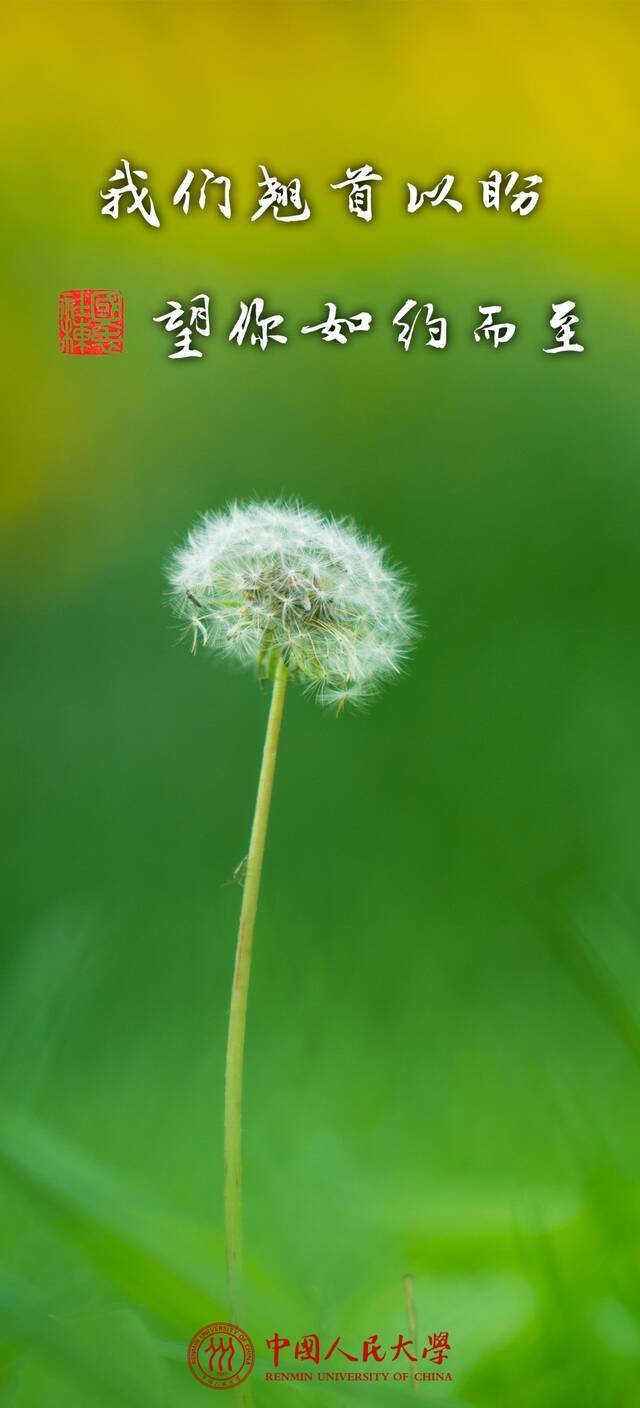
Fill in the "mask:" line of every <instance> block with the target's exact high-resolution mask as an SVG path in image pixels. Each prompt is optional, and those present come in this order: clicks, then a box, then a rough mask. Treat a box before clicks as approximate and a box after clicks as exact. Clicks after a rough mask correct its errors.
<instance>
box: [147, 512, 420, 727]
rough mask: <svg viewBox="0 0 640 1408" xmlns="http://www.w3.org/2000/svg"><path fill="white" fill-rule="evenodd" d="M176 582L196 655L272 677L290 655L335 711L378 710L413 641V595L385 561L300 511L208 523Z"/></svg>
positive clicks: (353, 533) (178, 560) (188, 546)
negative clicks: (217, 655)
mask: <svg viewBox="0 0 640 1408" xmlns="http://www.w3.org/2000/svg"><path fill="white" fill-rule="evenodd" d="M169 581H170V584H171V588H172V595H173V598H174V602H175V606H176V609H177V611H178V614H179V615H180V616H181V617H182V619H183V620H184V621H185V623H186V624H187V625H188V627H189V632H190V635H191V636H192V639H193V642H194V646H195V644H197V643H199V641H202V643H203V644H204V645H206V646H208V647H209V648H210V649H212V650H217V651H220V652H222V653H223V654H226V655H229V656H233V657H235V658H236V659H238V660H240V661H241V662H243V663H244V664H249V665H255V664H256V663H257V664H258V666H260V665H262V667H263V668H265V669H266V670H267V672H268V670H269V669H270V667H271V665H272V662H273V661H274V660H275V659H276V658H277V657H278V656H281V657H282V659H283V660H284V662H285V664H286V665H287V667H288V669H289V671H290V673H291V675H292V676H293V677H295V678H297V679H299V680H300V681H301V683H303V684H304V685H305V686H306V687H307V688H308V689H311V690H313V691H314V692H315V693H316V694H317V695H318V697H319V698H320V700H321V701H322V702H323V703H327V704H330V703H337V704H338V705H339V706H342V705H344V703H346V702H353V703H356V704H362V703H363V702H365V701H366V700H368V699H369V698H370V697H371V695H372V694H374V693H375V691H376V689H377V687H378V686H379V685H380V684H381V683H383V681H384V680H385V679H386V678H389V677H391V676H393V675H394V674H397V673H398V672H399V670H400V669H401V667H402V664H403V662H404V660H405V658H406V656H407V654H408V652H409V651H410V649H411V646H412V644H413V640H414V636H415V628H414V621H413V613H412V611H411V607H410V605H409V600H408V591H407V587H406V584H405V582H404V581H403V579H402V577H401V575H400V574H399V573H398V572H396V571H395V570H393V569H391V568H390V567H389V566H388V565H387V562H386V558H385V553H384V550H383V549H382V548H381V547H379V546H378V544H376V543H374V542H372V541H371V540H370V539H368V538H366V537H365V536H364V535H363V534H361V533H360V532H359V530H358V529H357V528H356V527H355V526H354V525H353V524H352V523H351V522H349V521H340V522H339V521H337V520H336V519H333V518H325V517H322V516H321V515H320V514H319V513H316V512H315V511H314V510H312V509H307V508H304V507H302V506H300V505H297V504H287V503H280V502H277V503H249V504H233V505H232V506H231V507H230V508H229V509H227V510H226V512H224V513H219V514H206V515H205V516H204V518H202V519H201V520H200V522H199V523H198V524H197V525H196V526H195V528H194V529H193V530H192V532H191V533H190V534H189V537H188V538H187V541H186V543H185V545H184V547H182V548H180V549H179V550H178V552H176V554H175V555H174V557H173V560H172V562H171V565H170V569H169Z"/></svg>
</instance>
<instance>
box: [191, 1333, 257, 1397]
mask: <svg viewBox="0 0 640 1408" xmlns="http://www.w3.org/2000/svg"><path fill="white" fill-rule="evenodd" d="M255 1357H256V1356H255V1350H254V1348H253V1345H252V1343H251V1340H250V1339H249V1336H248V1335H246V1334H245V1332H244V1330H241V1329H240V1327H239V1325H227V1324H226V1323H222V1324H218V1325H203V1327H202V1329H201V1330H198V1332H197V1334H195V1335H194V1336H193V1339H192V1340H191V1342H190V1344H189V1349H188V1351H187V1363H188V1365H189V1368H190V1370H191V1373H192V1374H195V1377H196V1379H197V1380H198V1382H199V1383H201V1384H204V1385H205V1387H206V1388H237V1387H238V1384H241V1383H242V1381H243V1379H246V1378H248V1376H249V1374H250V1373H251V1370H252V1369H253V1366H254V1363H255Z"/></svg>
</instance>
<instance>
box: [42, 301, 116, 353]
mask: <svg viewBox="0 0 640 1408" xmlns="http://www.w3.org/2000/svg"><path fill="white" fill-rule="evenodd" d="M58 339H59V342H60V351H61V352H71V353H73V354H74V355H75V356H76V357H91V356H93V357H104V356H106V354H107V353H109V352H122V349H123V347H124V299H123V297H122V294H121V293H120V291H119V290H118V289H113V288H68V289H65V291H64V293H61V294H60V297H59V299H58Z"/></svg>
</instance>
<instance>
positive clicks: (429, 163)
mask: <svg viewBox="0 0 640 1408" xmlns="http://www.w3.org/2000/svg"><path fill="white" fill-rule="evenodd" d="M639 20H640V14H639V10H638V6H637V5H636V4H628V3H600V0H599V2H598V3H588V0H561V2H560V3H555V4H538V3H526V0H525V3H516V0H512V3H509V4H504V3H503V4H495V3H493V0H472V2H471V3H466V2H465V0H461V2H460V3H457V0H439V3H428V2H427V3H423V4H413V3H406V4H405V3H396V2H393V3H392V0H389V2H388V3H383V4H373V3H344V2H343V3H323V0H319V3H313V2H311V3H293V4H291V3H289V4H278V3H274V4H271V3H245V0H236V3H226V4H218V3H208V4H206V3H205V4H189V3H173V2H172V0H167V2H166V3H163V0H159V2H158V3H145V0H140V2H139V0H136V3H120V4H86V3H85V4H83V3H78V4H65V3H63V4H49V5H45V6H42V5H37V4H34V5H31V4H26V5H25V4H17V3H16V4H13V5H9V6H7V7H6V10H5V55H6V61H5V66H4V68H5V84H4V93H3V96H2V98H1V99H0V102H2V103H3V104H5V105H6V122H7V123H8V126H9V128H10V130H11V141H10V143H9V144H8V159H9V167H10V176H11V175H12V176H13V178H15V180H16V182H17V188H18V190H19V191H20V192H21V196H22V199H23V200H25V201H27V202H30V203H32V204H36V203H37V204H38V205H39V206H40V208H41V209H43V210H44V209H45V208H46V211H47V220H48V221H49V222H50V223H51V224H53V225H54V226H55V225H61V226H62V227H63V228H64V226H65V223H66V222H67V221H68V222H69V224H70V225H71V226H73V225H74V224H75V222H76V219H77V213H78V211H81V210H84V209H85V207H86V204H87V199H88V198H89V196H90V197H91V199H92V200H94V199H95V196H96V194H97V190H98V187H99V185H100V183H101V182H104V180H105V179H106V178H107V175H108V172H109V170H111V169H113V166H114V164H115V162H116V160H117V159H118V158H119V157H121V156H122V155H127V156H131V157H132V159H133V160H134V161H135V162H136V163H138V164H140V165H142V166H145V167H146V168H147V169H148V170H149V173H150V177H152V178H154V179H155V180H157V182H158V183H159V186H160V188H161V189H163V190H164V189H169V186H170V184H171V182H172V181H173V180H174V179H176V180H177V177H178V176H179V174H180V172H181V171H182V172H183V171H184V170H185V169H186V167H187V166H192V167H194V166H195V167H197V166H198V165H200V164H205V165H212V164H217V166H218V168H219V169H221V170H226V171H228V172H229V175H230V176H231V177H232V178H233V180H234V183H237V186H238V191H239V200H240V202H241V207H239V208H241V211H242V214H243V215H245V214H248V212H249V210H250V209H251V201H252V199H253V197H254V195H255V184H256V179H257V163H258V162H260V161H266V162H271V163H272V164H273V166H274V168H275V169H276V170H277V171H278V172H280V171H281V172H282V175H283V176H284V177H285V178H289V177H291V176H293V175H300V176H301V177H302V178H304V179H305V180H306V182H307V185H308V188H309V192H310V199H312V203H313V207H314V209H316V208H320V209H322V208H323V207H326V206H328V205H329V204H330V202H331V201H332V200H334V202H335V199H336V198H335V197H332V195H331V192H330V190H329V183H330V182H331V181H335V180H337V179H339V177H340V175H341V173H344V170H345V168H346V166H348V165H349V164H354V163H358V162H362V161H371V162H372V163H374V164H375V165H376V167H377V169H379V170H381V171H382V172H383V174H384V176H385V181H386V182H387V187H386V188H385V194H384V199H385V200H386V202H387V208H388V212H389V218H396V219H397V218H399V215H400V212H401V192H402V189H403V183H404V182H406V181H407V180H414V181H417V182H420V181H423V182H427V183H428V182H433V181H435V180H436V179H437V178H438V177H439V176H440V175H441V174H442V173H443V172H445V171H452V172H455V173H456V178H457V180H459V181H460V182H461V183H463V186H464V187H465V193H466V194H467V196H468V197H470V196H471V193H472V192H473V194H474V196H475V194H477V184H476V183H477V180H478V178H479V177H481V176H483V175H486V174H487V172H488V171H489V170H490V168H491V167H493V166H497V167H502V168H504V169H512V168H516V169H518V170H520V171H523V172H525V171H539V172H540V173H541V174H542V175H543V177H544V178H545V182H546V194H547V198H548V206H549V209H548V218H549V221H550V223H552V224H553V226H554V229H556V230H557V231H558V232H559V233H560V235H561V238H562V239H563V240H567V241H569V242H571V241H574V240H575V241H579V242H580V244H581V245H584V244H586V245H587V246H588V247H589V248H590V249H593V251H594V253H595V254H597V256H598V257H601V254H602V251H603V250H605V249H606V250H608V251H609V252H610V253H611V245H612V242H613V243H614V249H615V258H616V260H617V261H620V260H621V259H622V260H624V259H626V260H627V261H629V262H630V260H631V258H632V251H633V248H634V239H633V224H634V220H635V218H637V212H638V199H637V194H636V183H635V181H634V166H633V160H632V151H633V144H634V132H636V131H637V115H638V113H637V108H638V98H637V94H638V84H637V50H638V44H637V41H638V33H639V30H640V23H639ZM247 233H248V232H247V228H246V222H245V221H244V220H243V221H242V228H241V229H240V230H239V231H238V234H237V242H238V243H239V244H240V245H242V244H243V243H245V242H246V239H247Z"/></svg>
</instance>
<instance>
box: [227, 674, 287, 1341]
mask: <svg viewBox="0 0 640 1408" xmlns="http://www.w3.org/2000/svg"><path fill="white" fill-rule="evenodd" d="M287 678H288V670H287V667H286V665H285V663H284V661H283V660H282V659H281V658H280V659H279V660H278V663H277V665H276V670H275V676H274V681H273V690H272V694H271V704H270V708H269V720H268V723H267V732H266V737H265V741H264V750H263V754H262V766H261V768H260V780H259V782H258V792H257V796H256V806H255V812H254V814H253V826H252V828H251V841H250V844H249V854H248V856H247V869H246V873H245V881H244V891H243V895H242V908H241V910H240V924H239V927H238V940H237V944H236V961H235V969H234V974H233V988H232V990H231V1007H230V1010H229V1033H228V1038H227V1065H226V1079H225V1100H224V1220H225V1241H226V1252H227V1276H228V1283H229V1303H230V1311H231V1317H232V1319H233V1320H234V1322H235V1323H236V1324H237V1323H240V1320H239V1316H240V1303H241V1296H242V1191H241V1182H242V1072H243V1065H244V1040H245V1029H246V1021H247V995H248V992H249V978H250V975H251V951H252V948H253V930H254V926H255V919H256V910H257V908H258V895H259V892H260V876H261V873H262V861H263V857H264V847H265V840H266V835H267V825H268V822H269V810H270V806H271V793H272V789H273V778H274V773H275V767H276V756H277V752H278V740H279V737H280V726H281V723H282V713H283V709H284V699H285V693H286V688H287Z"/></svg>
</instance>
